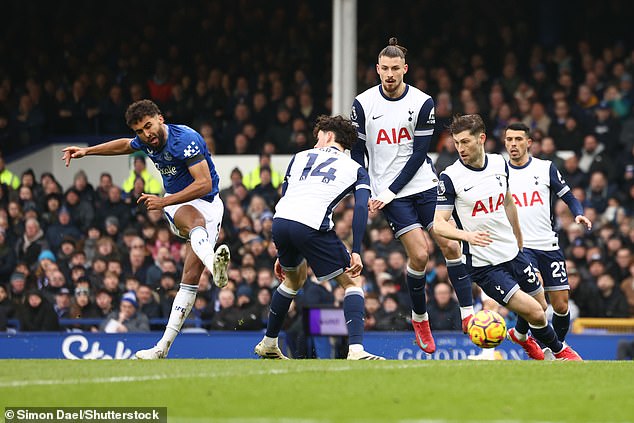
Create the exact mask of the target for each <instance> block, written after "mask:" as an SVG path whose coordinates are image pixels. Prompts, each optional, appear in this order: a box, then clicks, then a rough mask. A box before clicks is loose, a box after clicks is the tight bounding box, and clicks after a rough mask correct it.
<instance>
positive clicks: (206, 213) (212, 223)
mask: <svg viewBox="0 0 634 423" xmlns="http://www.w3.org/2000/svg"><path fill="white" fill-rule="evenodd" d="M168 195H169V194H165V196H166V197H167V196H168ZM186 204H188V205H190V206H193V207H194V208H195V209H196V210H198V211H199V212H200V213H201V214H202V215H203V217H204V218H205V228H206V229H207V233H208V234H209V239H210V240H212V239H213V240H214V244H215V243H216V241H218V235H219V233H220V225H221V224H222V216H223V214H224V212H225V206H224V204H223V203H222V200H221V199H220V196H219V195H216V197H215V198H214V201H212V202H211V203H210V202H209V201H205V200H201V199H200V198H196V199H195V200H191V201H187V202H186V203H180V204H174V205H171V206H167V207H164V208H163V213H164V214H165V217H167V220H168V221H169V223H170V229H171V230H172V232H173V233H174V234H175V235H176V236H178V237H180V238H183V239H189V234H187V235H186V236H183V235H182V234H181V233H180V231H179V230H178V228H177V227H176V225H174V215H175V214H176V211H177V210H178V209H180V208H181V207H183V206H184V205H186Z"/></svg>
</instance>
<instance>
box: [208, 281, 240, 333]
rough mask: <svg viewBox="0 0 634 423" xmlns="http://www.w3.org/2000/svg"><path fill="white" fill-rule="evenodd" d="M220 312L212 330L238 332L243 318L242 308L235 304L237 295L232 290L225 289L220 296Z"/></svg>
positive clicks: (212, 322) (215, 316)
mask: <svg viewBox="0 0 634 423" xmlns="http://www.w3.org/2000/svg"><path fill="white" fill-rule="evenodd" d="M218 303H219V306H220V310H219V311H218V312H217V313H216V314H215V315H214V317H213V319H212V321H211V324H210V328H211V329H215V330H237V329H239V327H238V326H239V323H238V322H239V320H240V319H241V317H242V312H241V311H240V308H239V307H238V306H237V305H236V304H235V294H234V293H233V291H232V290H231V289H227V288H223V289H221V290H220V293H219V294H218Z"/></svg>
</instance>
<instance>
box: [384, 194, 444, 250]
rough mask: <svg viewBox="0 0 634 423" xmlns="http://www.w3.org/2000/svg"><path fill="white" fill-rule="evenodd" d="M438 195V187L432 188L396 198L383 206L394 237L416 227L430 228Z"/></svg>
mask: <svg viewBox="0 0 634 423" xmlns="http://www.w3.org/2000/svg"><path fill="white" fill-rule="evenodd" d="M437 197H438V190H437V188H431V189H428V190H427V191H423V192H419V193H418V194H413V195H409V196H407V197H403V198H395V199H394V200H392V201H391V202H390V203H389V204H387V205H386V206H385V207H383V215H384V216H385V219H386V220H387V223H389V224H390V227H391V228H392V231H393V232H394V238H398V237H400V236H401V235H403V234H404V233H406V232H409V231H411V230H412V229H415V228H425V229H426V230H429V229H430V228H431V227H432V224H433V223H434V213H435V212H436V199H437Z"/></svg>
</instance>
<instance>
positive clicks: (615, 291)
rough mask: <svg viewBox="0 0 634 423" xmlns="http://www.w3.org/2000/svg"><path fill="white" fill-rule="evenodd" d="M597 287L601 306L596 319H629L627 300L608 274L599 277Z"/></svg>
mask: <svg viewBox="0 0 634 423" xmlns="http://www.w3.org/2000/svg"><path fill="white" fill-rule="evenodd" d="M597 287H598V288H599V294H600V295H599V300H600V306H601V308H600V311H599V316H598V317H629V313H628V304H627V299H626V298H625V295H624V294H623V292H622V291H621V290H620V289H619V288H620V287H617V286H616V284H615V282H614V278H613V277H612V276H611V275H610V274H607V273H606V274H603V275H601V276H599V278H598V279H597Z"/></svg>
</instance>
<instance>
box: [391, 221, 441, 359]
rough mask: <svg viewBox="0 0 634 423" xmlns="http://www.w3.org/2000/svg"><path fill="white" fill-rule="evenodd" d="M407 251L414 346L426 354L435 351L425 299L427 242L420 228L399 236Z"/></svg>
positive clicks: (408, 287) (407, 278)
mask: <svg viewBox="0 0 634 423" xmlns="http://www.w3.org/2000/svg"><path fill="white" fill-rule="evenodd" d="M400 240H401V242H402V243H403V246H405V250H406V251H407V256H408V262H407V276H406V278H405V279H406V281H407V289H408V291H409V296H410V299H411V301H412V326H413V327H414V333H415V335H416V344H417V345H418V346H419V347H420V348H421V349H422V350H423V351H425V352H426V353H429V354H431V353H433V352H434V351H436V343H435V342H434V337H433V336H432V333H431V328H430V326H429V315H428V314H427V302H426V297H425V267H426V266H427V260H428V258H429V256H428V254H427V242H426V241H425V237H424V235H423V230H422V229H421V228H415V229H413V230H411V231H409V232H407V233H404V234H403V235H401V236H400Z"/></svg>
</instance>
